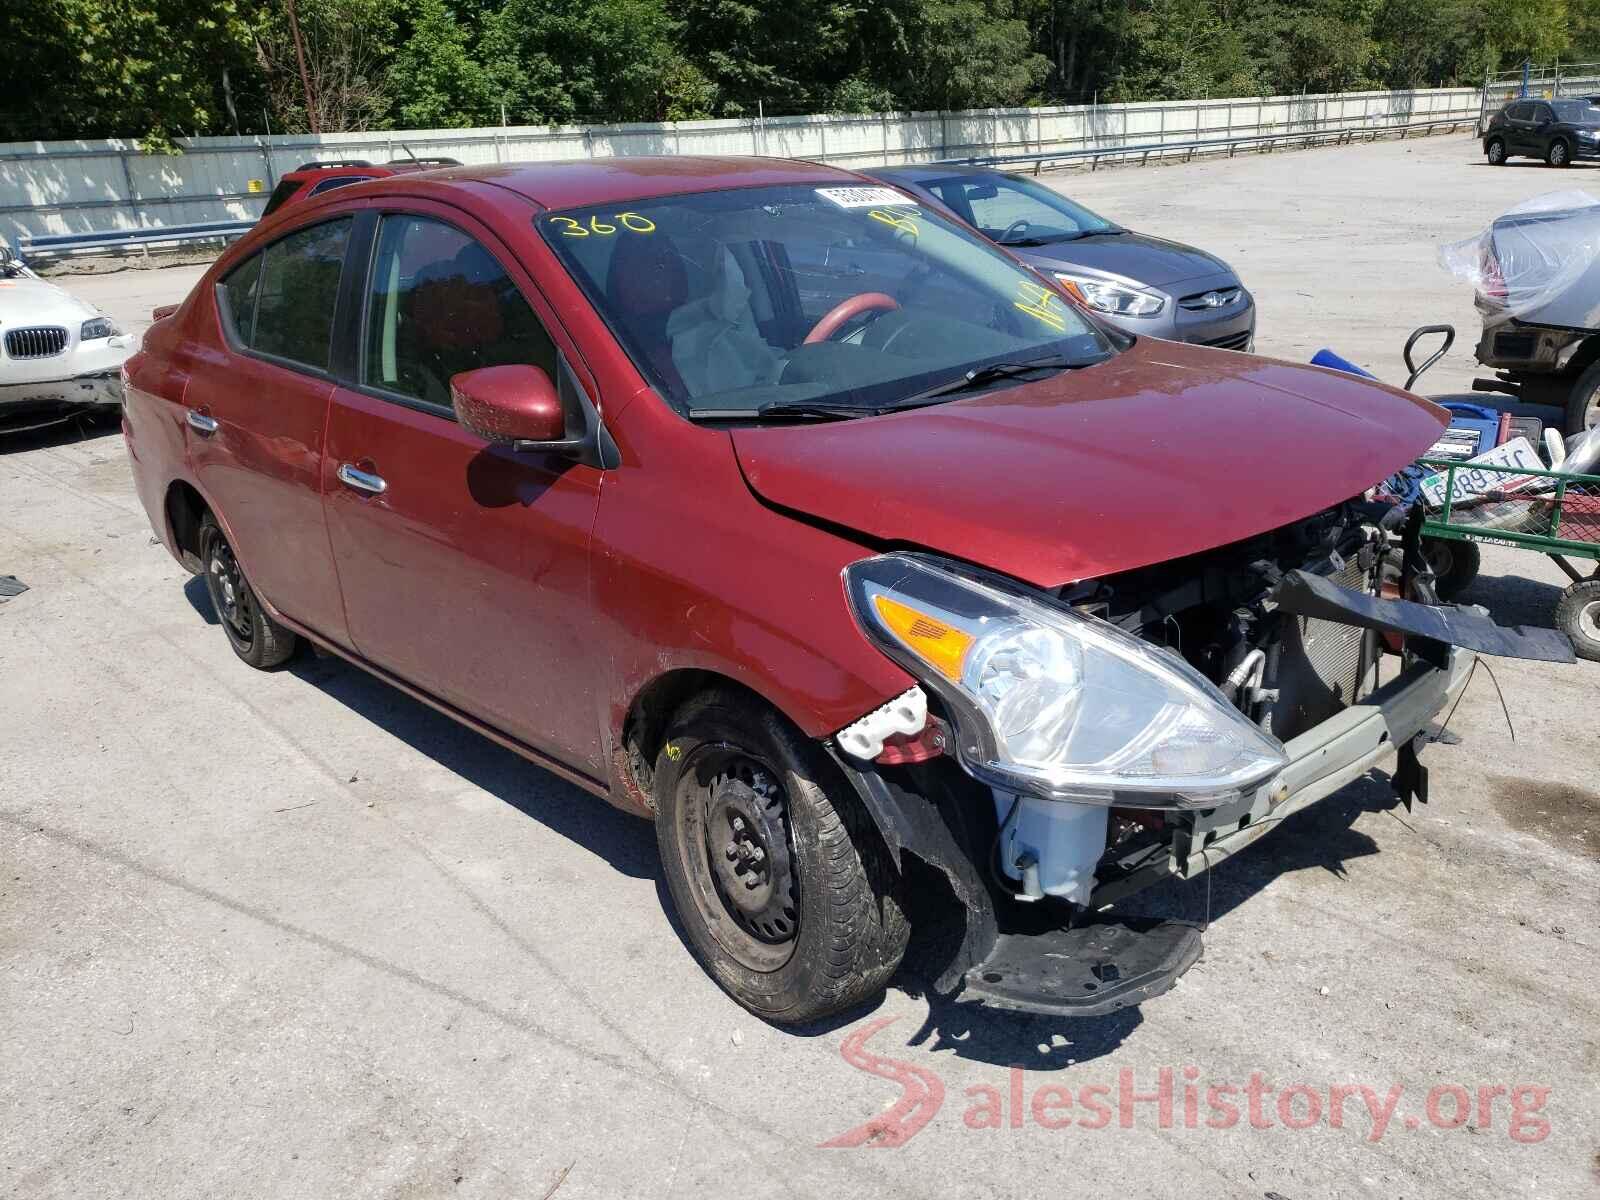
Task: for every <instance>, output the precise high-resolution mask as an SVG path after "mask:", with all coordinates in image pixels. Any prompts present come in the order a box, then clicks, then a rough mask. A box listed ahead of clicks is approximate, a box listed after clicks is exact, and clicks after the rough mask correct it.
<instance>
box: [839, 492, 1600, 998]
mask: <svg viewBox="0 0 1600 1200" xmlns="http://www.w3.org/2000/svg"><path fill="white" fill-rule="evenodd" d="M1398 515H1399V514H1398V513H1397V512H1396V511H1395V510H1391V509H1388V508H1385V507H1383V506H1380V505H1376V504H1370V503H1367V502H1363V501H1353V502H1350V503H1347V504H1342V505H1338V506H1335V507H1334V508H1331V509H1328V510H1326V511H1324V512H1322V513H1319V514H1316V515H1315V516H1313V517H1310V518H1308V519H1306V520H1303V521H1298V522H1295V523H1293V524H1292V525H1289V526H1286V527H1284V528H1281V529H1277V530H1273V531H1271V532H1269V533H1266V534H1262V535H1260V536H1258V537H1255V538H1251V539H1248V540H1247V541H1244V542H1240V543H1235V544H1233V545H1230V546H1225V547H1221V548H1218V549H1215V550H1210V551H1207V552H1205V553H1202V554H1196V555H1193V556H1189V557H1186V558H1183V559H1178V560H1174V561H1171V562H1167V563H1161V564H1158V565H1156V566H1151V567H1144V568H1140V569H1138V570H1132V571H1127V572H1123V573H1121V574H1118V575H1114V576H1109V577H1106V578H1102V579H1096V580H1089V581H1084V582H1080V583H1076V584H1073V585H1070V586H1067V587H1064V588H1060V589H1057V590H1055V591H1054V592H1053V593H1049V594H1045V593H1040V592H1037V591H1034V590H1032V589H1028V588H1024V587H1022V586H1020V585H1018V584H1016V583H1014V582H1013V581H1009V580H1005V579H1000V578H997V577H994V576H992V575H989V574H987V573H985V572H981V571H976V570H974V569H972V568H970V567H967V566H965V565H961V564H956V563H953V562H950V561H947V560H941V559H938V558H934V557H932V556H926V555H918V554H891V555H886V556H883V557H880V558H875V559H869V560H866V561H865V562H863V563H858V564H855V565H854V566H853V567H851V568H850V569H849V570H848V571H847V573H846V583H847V586H848V588H849V591H850V596H851V602H852V606H853V608H854V610H855V612H856V615H857V619H858V621H859V622H860V623H861V625H862V628H863V630H865V631H866V632H867V633H868V635H869V637H871V638H872V639H873V640H874V641H875V642H876V644H878V645H879V646H880V647H881V648H882V649H883V650H884V652H885V653H887V654H889V655H890V656H891V657H893V658H894V659H896V661H898V662H900V663H901V664H902V665H904V666H905V667H906V668H907V669H908V670H909V671H910V672H911V673H912V674H913V675H914V676H915V677H916V678H917V679H918V680H919V684H920V686H919V687H918V688H917V689H914V690H913V692H912V693H908V695H907V696H905V697H901V698H899V699H898V700H897V701H896V702H894V703H891V704H890V705H886V706H885V707H884V708H883V709H880V710H879V711H878V712H876V713H873V714H869V715H868V716H867V717H865V718H863V719H862V720H861V721H858V722H857V723H856V724H854V725H852V726H851V727H850V728H848V729H846V730H842V731H841V732H840V734H839V735H838V736H837V737H836V738H835V739H834V740H835V743H836V757H837V758H838V759H839V761H840V764H841V766H842V767H843V768H844V769H845V771H846V773H847V775H848V776H849V777H850V779H851V780H852V782H853V783H854V785H855V787H856V788H857V790H858V792H859V793H860V795H861V797H862V799H863V801H864V803H865V804H866V806H867V807H868V809H869V810H870V811H871V812H872V814H873V816H874V817H875V819H876V821H877V823H878V826H879V829H880V830H881V832H882V834H883V837H884V840H885V842H886V843H887V845H888V847H889V849H890V851H891V853H892V854H893V855H894V856H895V858H896V860H897V861H898V862H900V863H901V865H902V869H903V870H904V869H905V863H904V858H905V856H907V855H910V856H914V857H915V858H916V859H918V860H920V861H921V862H923V863H925V864H927V865H928V866H930V867H932V868H934V869H935V870H937V871H938V872H940V873H942V875H943V876H944V878H945V879H946V880H947V881H948V884H949V887H950V890H951V891H952V892H953V894H954V897H955V899H956V901H957V903H958V906H959V907H960V908H961V909H962V910H963V918H964V921H965V928H964V931H963V933H962V936H961V937H960V938H959V939H954V942H955V943H956V944H954V945H953V948H952V950H951V953H950V957H949V962H948V963H946V964H944V965H943V969H942V974H940V977H939V978H938V979H937V980H936V981H935V983H934V987H935V989H936V990H937V991H939V992H941V993H944V994H954V993H956V992H958V991H960V992H964V993H965V994H966V995H968V996H971V997H973V998H976V999H978V1000H981V1001H983V1002H985V1003H989V1004H993V1005H996V1006H999V1007H1006V1008H1015V1009H1022V1010H1027V1011H1036V1012H1048V1013H1058V1014H1071V1015H1095V1014H1099V1013H1104V1012H1109V1011H1111V1010H1114V1009H1116V1008H1120V1007H1124V1006H1126V1005H1130V1004H1137V1003H1139V1002H1141V1001H1143V1000H1145V999H1148V998H1150V997H1152V996H1155V995H1159V994H1160V993H1162V992H1164V991H1166V990H1167V989H1168V988H1170V987H1171V986H1172V984H1173V983H1174V982H1175V981H1176V980H1177V978H1178V977H1179V976H1180V975H1181V974H1183V972H1184V971H1186V970H1187V969H1188V968H1189V967H1190V966H1192V965H1193V963H1194V962H1195V961H1196V959H1197V958H1198V957H1199V955H1200V930H1199V929H1197V928H1196V927H1194V926H1193V925H1190V924H1188V923H1184V922H1177V921H1170V920H1154V919H1139V918H1129V917H1122V916H1117V915H1112V914H1111V913H1110V912H1109V910H1111V909H1112V907H1113V906H1114V905H1116V904H1118V902H1120V901H1122V900H1124V899H1126V898H1127V897H1129V896H1131V895H1133V894H1134V893H1136V892H1138V891H1140V890H1142V889H1144V888H1146V887H1149V886H1151V885H1152V884H1154V883H1157V882H1159V881H1161V880H1163V879H1166V878H1171V877H1176V878H1181V879H1188V878H1192V877H1193V876H1195V875H1197V874H1199V873H1200V872H1201V871H1204V870H1207V869H1208V868H1210V867H1212V866H1215V865H1216V864H1217V863H1218V862H1220V861H1221V860H1222V859H1223V858H1226V857H1227V856H1228V855H1230V854H1233V853H1235V852H1236V851H1237V850H1239V849H1240V848H1242V847H1243V846H1245V845H1248V844H1249V843H1250V842H1252V841H1254V840H1255V839H1256V838H1257V837H1259V836H1260V835H1261V834H1262V833H1263V832H1265V831H1266V830H1267V829H1269V828H1270V827H1271V826H1273V825H1275V824H1276V823H1278V822H1279V821H1281V820H1282V819H1283V818H1285V817H1287V816H1288V815H1290V814H1291V813H1293V812H1296V811H1298V810H1300V809H1302V808H1304V807H1306V806H1308V805H1310V804H1312V803H1315V802H1316V801H1318V800H1321V799H1323V798H1324V797H1326V796H1328V795H1330V794H1331V793H1333V792H1335V791H1337V790H1338V789H1340V788H1341V787H1343V786H1345V785H1346V784H1347V783H1350V782H1351V781H1353V780H1355V779H1357V778H1360V777H1361V776H1362V775H1364V774H1365V773H1366V772H1367V771H1368V770H1370V769H1371V767H1372V766H1373V765H1374V764H1375V763H1376V762H1377V761H1379V760H1380V759H1382V758H1383V757H1384V756H1386V755H1388V754H1391V753H1394V754H1397V755H1398V765H1397V768H1396V770H1395V772H1394V775H1393V782H1394V786H1395V788H1396V790H1397V792H1398V793H1399V795H1400V797H1401V799H1402V800H1404V801H1405V802H1406V803H1407V804H1409V803H1410V802H1411V800H1412V799H1413V798H1415V799H1420V800H1424V801H1425V800H1426V799H1427V774H1426V771H1425V769H1424V768H1423V767H1422V766H1421V763H1420V761H1419V760H1418V757H1417V750H1418V748H1419V744H1420V742H1421V741H1422V740H1423V736H1424V733H1425V731H1426V729H1427V728H1428V725H1429V723H1430V722H1431V721H1432V720H1433V719H1434V717H1435V716H1436V714H1438V713H1439V712H1440V711H1441V710H1443V709H1444V708H1445V707H1446V706H1447V705H1449V704H1451V703H1453V701H1454V699H1455V698H1456V697H1457V696H1459V695H1460V693H1461V691H1462V690H1463V689H1464V687H1465V686H1466V681H1467V677H1468V674H1469V672H1470V668H1471V665H1472V661H1473V656H1474V653H1475V652H1479V651H1481V652H1486V653H1493V654H1505V655H1512V656H1519V657H1530V658H1543V659H1552V660H1563V659H1564V660H1567V661H1570V660H1571V653H1570V647H1568V646H1566V644H1565V641H1564V640H1563V639H1560V638H1559V636H1558V635H1554V634H1552V633H1550V631H1526V630H1506V629H1502V628H1501V627H1499V626H1497V625H1495V624H1494V623H1493V622H1492V621H1490V620H1489V619H1488V618H1487V617H1486V616H1484V615H1483V614H1482V613H1481V612H1479V611H1477V610H1472V609H1463V608H1450V607H1441V606H1438V605H1436V604H1434V603H1432V601H1433V600H1434V596H1433V593H1432V589H1431V584H1430V577H1429V575H1428V571H1427V567H1426V564H1425V561H1424V559H1423V557H1422V555H1421V554H1420V553H1419V552H1418V537H1419V526H1417V525H1416V524H1415V523H1414V522H1413V523H1412V524H1410V525H1408V526H1407V527H1406V528H1405V529H1404V530H1401V529H1398V528H1394V527H1392V526H1394V525H1395V524H1396V518H1397V516H1398ZM1402 597H1409V599H1405V598H1402Z"/></svg>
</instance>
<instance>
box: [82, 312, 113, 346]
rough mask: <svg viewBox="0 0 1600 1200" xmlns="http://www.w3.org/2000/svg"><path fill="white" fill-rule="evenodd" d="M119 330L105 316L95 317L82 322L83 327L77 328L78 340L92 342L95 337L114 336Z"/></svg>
mask: <svg viewBox="0 0 1600 1200" xmlns="http://www.w3.org/2000/svg"><path fill="white" fill-rule="evenodd" d="M121 332H122V330H120V329H118V328H117V327H116V325H115V324H113V323H112V322H111V321H110V320H108V319H107V318H105V317H95V318H94V319H93V320H91V321H85V322H84V323H83V328H82V329H80V330H78V340H79V341H80V342H92V341H94V340H95V339H96V338H108V337H116V336H117V334H119V333H121Z"/></svg>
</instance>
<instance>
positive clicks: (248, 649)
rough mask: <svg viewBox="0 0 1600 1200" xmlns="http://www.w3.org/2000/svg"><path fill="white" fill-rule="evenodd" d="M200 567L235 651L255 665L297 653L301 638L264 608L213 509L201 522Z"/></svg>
mask: <svg viewBox="0 0 1600 1200" xmlns="http://www.w3.org/2000/svg"><path fill="white" fill-rule="evenodd" d="M200 564H201V566H200V569H201V573H202V574H203V575H204V576H205V583H206V594H207V595H209V596H210V597H211V606H212V607H213V608H215V609H216V610H217V619H218V620H219V621H220V622H221V623H222V632H223V633H225V634H227V635H228V644H229V645H230V646H232V647H233V652H234V653H235V654H237V655H238V656H239V657H240V658H241V659H243V660H244V661H245V662H247V663H249V664H250V665H251V666H252V667H260V668H262V669H263V670H265V669H268V668H270V667H276V666H278V665H279V664H280V663H283V662H285V661H287V660H288V659H289V657H290V656H291V655H293V654H294V652H295V649H296V647H297V645H298V639H297V638H296V637H295V635H294V634H293V633H291V632H290V631H289V630H287V629H285V628H284V627H283V626H282V625H279V624H278V623H277V622H276V621H274V620H273V619H272V618H271V617H270V616H268V615H267V613H266V612H265V611H264V610H263V609H262V607H261V602H260V601H259V600H258V599H257V598H256V593H255V590H254V589H253V588H252V587H251V586H250V581H249V580H247V579H246V578H245V577H244V571H243V569H242V568H241V567H240V566H239V560H238V558H236V557H235V556H234V553H233V547H232V546H230V545H229V544H228V539H227V538H226V537H225V536H224V535H223V532H222V527H221V526H220V525H218V524H217V522H216V518H215V517H213V516H212V515H211V514H210V513H207V514H206V515H205V518H204V519H203V520H202V521H201V523H200Z"/></svg>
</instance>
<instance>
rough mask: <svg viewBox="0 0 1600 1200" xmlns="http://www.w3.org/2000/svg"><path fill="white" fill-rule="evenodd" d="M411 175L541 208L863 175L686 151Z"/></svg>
mask: <svg viewBox="0 0 1600 1200" xmlns="http://www.w3.org/2000/svg"><path fill="white" fill-rule="evenodd" d="M413 179H414V180H415V182H422V181H424V180H426V181H427V182H428V183H429V184H430V185H432V184H445V185H450V184H468V185H471V184H492V185H494V186H495V187H497V188H503V189H505V190H506V191H510V192H514V193H516V194H517V195H519V196H522V197H523V198H524V199H527V200H531V201H532V202H533V203H535V204H537V205H540V206H541V207H544V208H579V207H582V206H585V205H589V204H606V203H614V202H620V201H626V200H650V199H655V198H657V197H660V196H681V195H687V194H689V193H691V192H713V191H724V190H728V189H731V188H747V187H773V186H779V185H782V184H795V183H840V184H859V183H860V182H861V176H860V175H858V174H856V173H855V172H853V171H845V170H841V169H839V168H838V167H828V166H823V165H822V164H821V163H813V162H804V161H800V160H797V159H787V158H755V157H735V156H728V157H712V156H702V155H687V154H683V155H678V154H674V155H627V156H621V157H614V158H575V159H565V160H559V161H552V162H525V163H500V164H494V165H484V166H471V167H446V168H444V169H442V170H432V171H426V172H424V173H422V174H421V175H419V176H414V177H413ZM411 186H414V183H413V180H405V181H401V180H398V179H388V180H382V181H378V182H376V183H373V184H363V185H362V186H361V190H362V192H363V193H364V194H365V195H369V196H370V195H372V194H373V189H374V187H377V188H382V189H385V190H398V191H405V190H407V189H408V188H409V187H411ZM341 190H342V189H341Z"/></svg>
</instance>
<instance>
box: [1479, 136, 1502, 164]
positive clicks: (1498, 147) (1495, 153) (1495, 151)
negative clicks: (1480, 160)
mask: <svg viewBox="0 0 1600 1200" xmlns="http://www.w3.org/2000/svg"><path fill="white" fill-rule="evenodd" d="M1483 153H1484V155H1485V156H1486V157H1487V158H1488V159H1489V165H1490V166H1491V167H1503V166H1505V165H1506V144H1505V141H1504V139H1502V138H1490V139H1489V141H1488V143H1487V144H1486V145H1485V146H1484V148H1483Z"/></svg>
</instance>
